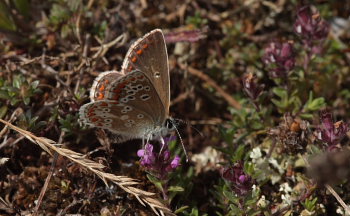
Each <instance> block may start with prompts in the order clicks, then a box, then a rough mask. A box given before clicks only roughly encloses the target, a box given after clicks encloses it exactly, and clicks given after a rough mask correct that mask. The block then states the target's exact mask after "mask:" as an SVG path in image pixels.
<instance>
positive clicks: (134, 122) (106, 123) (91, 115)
mask: <svg viewBox="0 0 350 216" xmlns="http://www.w3.org/2000/svg"><path fill="white" fill-rule="evenodd" d="M79 115H80V119H83V121H84V123H85V124H87V125H90V126H94V127H98V128H103V129H108V130H110V131H111V132H113V133H117V134H120V135H126V136H127V137H135V138H140V137H142V136H145V135H146V134H148V133H149V132H150V131H151V130H152V129H153V127H154V123H153V119H152V118H151V117H150V116H149V115H148V114H147V113H145V112H144V111H142V110H139V109H137V108H135V107H132V106H131V105H128V104H123V103H116V102H115V101H109V100H100V101H95V102H90V103H88V104H85V105H84V106H82V107H81V109H80V112H79ZM131 130H132V131H133V133H130V131H131Z"/></svg>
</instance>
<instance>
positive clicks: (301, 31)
mask: <svg viewBox="0 0 350 216" xmlns="http://www.w3.org/2000/svg"><path fill="white" fill-rule="evenodd" d="M294 31H295V33H296V34H298V35H299V36H301V37H303V38H304V39H306V40H324V39H325V38H326V37H327V35H328V32H329V24H328V23H327V22H326V21H325V20H324V19H322V17H321V16H320V13H319V12H318V11H317V9H316V8H315V7H311V6H309V5H306V6H303V7H300V8H299V9H298V11H297V19H296V21H295V23H294Z"/></svg>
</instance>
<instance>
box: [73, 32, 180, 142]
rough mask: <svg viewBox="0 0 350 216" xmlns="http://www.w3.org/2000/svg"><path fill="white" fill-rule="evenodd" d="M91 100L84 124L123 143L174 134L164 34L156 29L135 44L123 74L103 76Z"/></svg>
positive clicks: (83, 110) (85, 108) (84, 112)
mask: <svg viewBox="0 0 350 216" xmlns="http://www.w3.org/2000/svg"><path fill="white" fill-rule="evenodd" d="M90 99H91V102H90V103H87V104H85V105H83V106H82V107H81V108H80V110H79V118H80V119H81V121H82V122H83V123H85V124H86V125H90V126H93V127H97V128H102V129H107V130H109V131H110V132H112V133H113V134H117V135H118V136H120V139H119V140H120V141H126V140H130V139H136V138H141V139H147V140H148V139H154V138H156V137H162V136H165V135H166V134H167V133H168V132H169V130H172V129H173V127H175V125H174V124H173V120H172V119H171V118H170V117H169V106H170V81H169V67H168V54H167V48H166V44H165V39H164V35H163V33H162V31H161V30H160V29H155V30H153V31H151V32H149V33H147V34H146V35H145V36H143V37H142V38H140V39H138V40H137V41H136V42H135V43H133V44H132V45H131V47H130V48H129V50H128V52H127V54H126V57H125V59H124V62H123V65H122V69H121V72H117V71H107V72H103V73H101V74H100V75H99V76H98V77H97V78H96V79H95V81H94V83H93V85H92V87H91V90H90Z"/></svg>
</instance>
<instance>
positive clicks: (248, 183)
mask: <svg viewBox="0 0 350 216" xmlns="http://www.w3.org/2000/svg"><path fill="white" fill-rule="evenodd" d="M222 177H223V178H224V179H225V180H226V181H228V182H230V183H231V184H232V190H233V191H235V193H237V194H238V195H240V196H244V195H246V194H247V193H248V192H249V191H250V190H251V188H252V186H253V184H254V180H253V179H252V178H251V177H250V176H249V175H248V174H246V173H245V172H244V170H243V163H242V162H239V163H236V164H235V165H233V166H231V167H228V168H225V169H224V170H223V172H222Z"/></svg>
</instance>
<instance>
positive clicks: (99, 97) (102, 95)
mask: <svg viewBox="0 0 350 216" xmlns="http://www.w3.org/2000/svg"><path fill="white" fill-rule="evenodd" d="M104 97H105V95H104V94H103V93H101V92H100V93H99V94H98V96H97V100H102V99H103V98H104Z"/></svg>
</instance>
